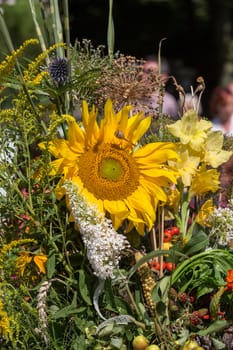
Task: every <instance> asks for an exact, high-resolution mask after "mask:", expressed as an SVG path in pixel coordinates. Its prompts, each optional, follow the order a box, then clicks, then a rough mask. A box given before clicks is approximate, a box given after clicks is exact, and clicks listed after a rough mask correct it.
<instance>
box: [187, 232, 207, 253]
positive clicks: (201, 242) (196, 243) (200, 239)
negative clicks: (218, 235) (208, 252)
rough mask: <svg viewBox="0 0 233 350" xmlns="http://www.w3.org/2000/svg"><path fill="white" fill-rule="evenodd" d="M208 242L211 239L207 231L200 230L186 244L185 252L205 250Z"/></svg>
mask: <svg viewBox="0 0 233 350" xmlns="http://www.w3.org/2000/svg"><path fill="white" fill-rule="evenodd" d="M208 242H209V239H208V236H207V235H206V234H205V232H203V231H200V232H198V233H195V234H194V235H193V236H192V237H191V238H190V240H189V241H188V243H187V244H186V245H185V246H184V249H183V253H184V254H186V255H193V254H196V253H197V252H200V251H201V250H202V251H203V250H204V249H205V248H206V247H207V245H208Z"/></svg>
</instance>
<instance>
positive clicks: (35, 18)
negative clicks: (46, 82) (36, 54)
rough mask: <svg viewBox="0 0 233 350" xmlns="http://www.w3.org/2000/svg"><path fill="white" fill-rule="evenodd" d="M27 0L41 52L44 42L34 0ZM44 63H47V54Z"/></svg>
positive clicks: (44, 45) (43, 49) (44, 48)
mask: <svg viewBox="0 0 233 350" xmlns="http://www.w3.org/2000/svg"><path fill="white" fill-rule="evenodd" d="M28 1H29V6H30V9H31V13H32V19H33V22H34V25H35V29H36V33H37V36H38V39H39V42H40V46H41V50H42V52H45V51H46V44H45V41H44V37H43V33H42V30H41V28H40V25H39V21H38V19H37V18H38V16H37V13H36V8H35V1H32V0H28ZM46 64H47V65H49V57H48V56H47V57H46Z"/></svg>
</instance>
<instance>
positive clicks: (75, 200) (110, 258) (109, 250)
mask: <svg viewBox="0 0 233 350" xmlns="http://www.w3.org/2000/svg"><path fill="white" fill-rule="evenodd" d="M64 188H65V190H66V193H67V195H68V198H69V203H70V208H71V211H72V214H73V216H74V220H75V223H76V224H77V225H78V227H79V230H80V233H81V235H82V239H83V242H84V245H85V247H86V250H87V257H88V260H89V262H90V264H91V267H92V269H93V271H94V274H95V275H96V276H98V277H99V278H101V279H106V278H108V277H109V278H114V270H115V269H117V268H118V266H119V261H120V258H121V253H122V251H123V250H124V249H126V248H127V247H129V243H128V241H127V240H126V238H125V236H123V235H122V234H119V233H117V232H116V231H115V230H114V228H113V227H112V222H111V220H108V219H106V218H105V216H104V214H103V213H101V212H99V210H98V209H97V208H96V207H95V206H93V205H90V204H88V203H87V202H86V201H85V199H84V198H83V197H82V195H81V194H80V191H79V189H78V187H77V186H76V185H74V184H72V183H71V182H66V183H65V185H64Z"/></svg>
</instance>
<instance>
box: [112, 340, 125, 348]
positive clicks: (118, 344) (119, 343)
mask: <svg viewBox="0 0 233 350" xmlns="http://www.w3.org/2000/svg"><path fill="white" fill-rule="evenodd" d="M111 345H112V346H114V348H116V349H119V350H120V349H121V347H122V345H123V339H122V338H112V339H111Z"/></svg>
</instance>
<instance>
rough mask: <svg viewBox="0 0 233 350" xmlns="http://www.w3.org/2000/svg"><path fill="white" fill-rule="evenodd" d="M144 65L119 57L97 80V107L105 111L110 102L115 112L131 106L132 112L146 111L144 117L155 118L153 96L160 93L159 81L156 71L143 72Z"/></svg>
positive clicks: (143, 62) (134, 59)
mask: <svg viewBox="0 0 233 350" xmlns="http://www.w3.org/2000/svg"><path fill="white" fill-rule="evenodd" d="M144 64H145V61H144V60H142V59H137V58H136V57H133V56H124V55H120V57H119V58H116V59H115V60H113V62H112V65H111V66H106V67H105V68H104V69H103V72H102V74H101V76H100V78H99V79H98V80H97V85H98V89H97V91H96V95H97V105H98V107H99V108H103V105H104V103H105V101H106V100H107V99H108V98H110V99H111V100H112V101H113V104H114V108H115V109H116V111H118V110H120V109H121V108H122V107H123V106H125V105H132V106H133V107H134V109H133V112H136V113H137V112H140V111H143V112H144V113H145V115H148V114H150V115H155V114H156V113H157V111H156V109H155V108H153V106H152V99H151V97H152V94H153V95H154V94H156V93H158V87H159V79H158V75H157V73H156V72H155V71H154V70H149V71H148V70H147V72H145V71H144Z"/></svg>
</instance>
